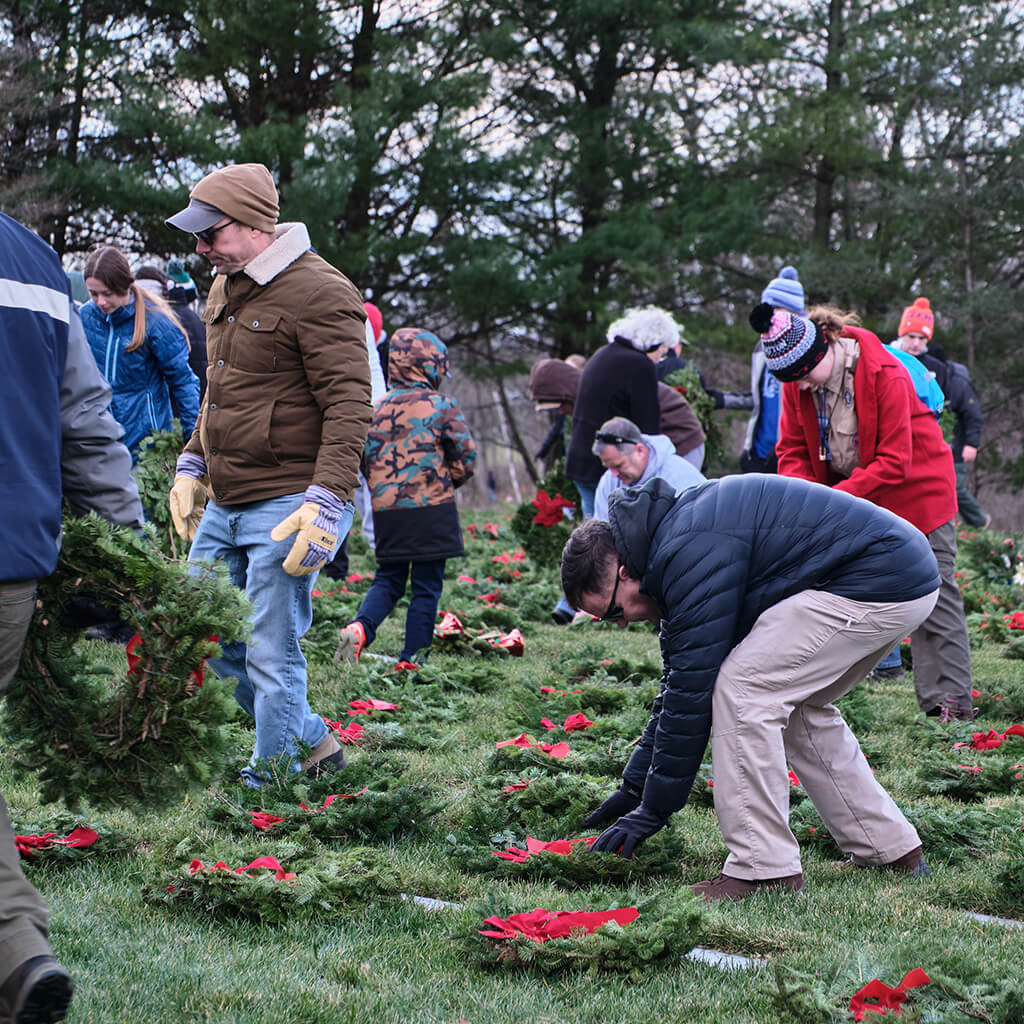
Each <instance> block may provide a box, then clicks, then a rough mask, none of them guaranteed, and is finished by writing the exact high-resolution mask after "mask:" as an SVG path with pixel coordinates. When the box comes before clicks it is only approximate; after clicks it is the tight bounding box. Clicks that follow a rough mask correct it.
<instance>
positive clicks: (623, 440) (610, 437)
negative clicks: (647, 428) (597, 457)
mask: <svg viewBox="0 0 1024 1024" xmlns="http://www.w3.org/2000/svg"><path fill="white" fill-rule="evenodd" d="M594 438H595V439H596V440H598V441H600V442H601V444H639V443H640V442H639V441H638V440H637V439H636V438H635V437H620V436H619V435H618V434H607V433H605V432H604V431H603V430H599V431H598V432H597V433H596V434H595V435H594Z"/></svg>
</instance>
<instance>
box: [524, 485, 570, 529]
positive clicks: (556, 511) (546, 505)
mask: <svg viewBox="0 0 1024 1024" xmlns="http://www.w3.org/2000/svg"><path fill="white" fill-rule="evenodd" d="M531 504H532V505H533V507H534V508H535V509H536V510H537V514H536V515H535V516H534V517H533V522H535V523H536V524H537V525H538V526H557V525H558V524H559V523H560V522H561V521H562V520H563V519H564V518H565V516H564V514H563V513H562V509H564V508H575V507H576V502H575V501H567V500H566V499H565V498H563V497H562V496H561V494H556V495H555V496H554V497H553V498H549V497H548V492H547V491H544V490H540V491H538V492H537V497H536V498H534V499H533V501H532V502H531Z"/></svg>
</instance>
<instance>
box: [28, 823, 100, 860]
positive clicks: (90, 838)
mask: <svg viewBox="0 0 1024 1024" xmlns="http://www.w3.org/2000/svg"><path fill="white" fill-rule="evenodd" d="M56 835H57V833H56V832H47V833H46V835H43V836H15V837H14V845H15V846H16V847H17V848H18V853H20V854H21V855H22V857H34V856H35V851H36V850H49V849H50V848H51V847H54V846H92V844H93V843H95V842H96V840H97V839H99V833H97V832H95V831H93V830H92V829H91V828H86V826H85V825H79V826H78V828H76V829H74V830H73V831H71V832H69V833H68V834H67V835H66V836H65V837H64V838H63V839H55V838H54V836H56Z"/></svg>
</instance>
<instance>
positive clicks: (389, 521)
mask: <svg viewBox="0 0 1024 1024" xmlns="http://www.w3.org/2000/svg"><path fill="white" fill-rule="evenodd" d="M447 375H448V349H447V347H446V346H445V344H444V342H442V341H441V340H440V339H439V338H438V337H437V336H436V335H435V334H432V333H431V332H430V331H426V330H422V329H420V328H416V327H403V328H401V329H400V330H398V331H396V332H395V333H394V335H393V336H392V337H391V339H390V345H389V349H388V382H389V383H390V385H391V386H390V390H389V391H388V393H387V394H386V395H385V396H384V398H383V399H382V400H381V402H380V404H379V405H378V406H377V407H376V409H375V410H374V414H373V422H372V423H371V424H370V432H369V435H368V436H367V438H366V449H365V460H364V461H365V474H366V480H367V483H368V484H369V487H370V498H371V501H372V504H373V524H374V530H375V532H376V554H377V560H378V561H380V562H388V561H410V562H417V561H432V560H434V559H438V558H454V557H457V556H460V555H463V554H464V553H465V549H464V547H463V544H462V529H461V526H460V525H459V513H458V509H457V507H456V505H455V489H456V488H457V487H461V486H462V484H464V483H465V482H466V481H467V480H468V479H469V478H470V477H471V476H472V475H473V465H474V463H475V461H476V445H475V444H474V442H473V435H472V434H471V433H470V431H469V427H468V426H467V425H466V421H465V419H463V416H462V412H461V411H460V409H459V407H458V405H457V404H456V402H455V399H453V398H450V397H448V396H447V395H442V394H441V392H440V391H438V388H439V386H440V384H441V379H442V378H443V377H445V376H447Z"/></svg>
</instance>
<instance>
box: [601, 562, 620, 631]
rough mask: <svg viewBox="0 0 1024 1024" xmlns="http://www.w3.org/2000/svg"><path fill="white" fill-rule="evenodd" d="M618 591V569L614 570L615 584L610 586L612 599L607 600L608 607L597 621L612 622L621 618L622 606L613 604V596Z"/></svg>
mask: <svg viewBox="0 0 1024 1024" xmlns="http://www.w3.org/2000/svg"><path fill="white" fill-rule="evenodd" d="M618 592H619V570H618V568H616V570H615V586H614V587H612V599H611V600H610V601H609V602H608V607H607V608H606V609H605V613H604V615H602V616H601V618H600V619H598V622H614V621H615V620H616V619H621V618H622V616H623V611H622V608H621V607H619V606H618V605H616V604H615V597H616V595H617V594H618Z"/></svg>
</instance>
